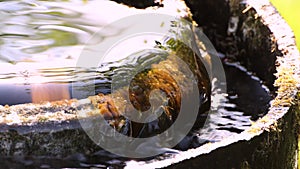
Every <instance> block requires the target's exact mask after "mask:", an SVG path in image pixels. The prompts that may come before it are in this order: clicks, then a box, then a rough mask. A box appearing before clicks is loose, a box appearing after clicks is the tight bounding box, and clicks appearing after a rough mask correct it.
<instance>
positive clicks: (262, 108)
mask: <svg viewBox="0 0 300 169" xmlns="http://www.w3.org/2000/svg"><path fill="white" fill-rule="evenodd" d="M100 6H101V5H100V4H98V2H97V1H89V2H88V3H86V2H85V1H55V2H52V1H34V0H31V1H17V0H15V1H1V2H0V96H1V97H0V105H5V104H9V105H14V104H20V103H29V102H31V101H32V99H31V97H32V90H33V88H34V86H35V85H38V84H40V83H43V84H44V85H45V84H51V85H54V86H56V87H59V86H60V87H66V88H67V89H68V90H69V92H70V94H71V97H74V98H79V99H80V98H84V97H85V96H88V95H94V94H95V93H99V92H102V93H110V80H111V79H110V76H111V75H112V73H113V71H112V69H111V68H112V67H117V66H118V63H110V65H104V67H109V68H110V69H107V70H105V71H103V70H99V69H96V68H95V69H89V70H85V69H76V68H75V65H76V60H77V58H78V55H79V54H78V53H79V52H80V50H81V49H82V45H83V44H85V43H86V42H87V41H88V39H89V38H90V37H91V36H92V35H93V34H94V33H95V32H96V31H97V30H98V28H99V27H101V26H102V25H103V24H105V23H107V22H108V20H110V19H111V18H106V19H104V20H103V19H101V18H98V17H97V16H100V15H101V12H104V13H105V12H107V9H105V8H103V9H102V8H101V7H100ZM100 8H101V9H100ZM120 15H121V14H120ZM105 36H106V35H104V34H103V35H99V41H101V39H102V38H103V37H105ZM90 43H91V44H93V43H98V42H90ZM88 45H89V44H88ZM112 65H113V66H112ZM114 69H115V68H114ZM224 69H225V73H226V79H227V93H226V94H224V97H225V100H224V101H223V102H222V104H223V105H224V107H223V108H221V109H219V110H218V111H215V112H212V113H210V114H209V115H208V120H207V123H206V125H205V126H204V127H203V128H201V129H199V130H195V131H192V132H191V133H190V135H189V136H188V137H187V138H186V139H185V140H183V141H182V143H181V144H180V145H178V148H179V149H182V150H184V149H187V148H191V147H198V146H201V145H202V144H203V143H206V142H217V141H220V140H222V139H223V138H226V137H228V136H231V135H234V134H238V133H240V132H242V131H243V130H245V129H246V128H247V127H249V126H250V125H251V121H255V120H257V119H258V118H259V117H261V116H263V115H264V113H266V112H267V109H268V107H269V101H270V100H271V96H270V94H269V93H268V91H267V89H266V88H265V87H264V86H263V85H262V82H261V81H260V80H259V79H258V78H257V77H255V76H253V75H251V73H250V72H247V71H246V70H245V69H244V68H243V67H241V66H239V65H238V64H237V63H234V64H229V63H224ZM82 72H84V73H85V76H84V77H82V78H81V79H78V78H75V77H76V75H77V74H79V73H82ZM74 79H76V80H74ZM82 86H85V87H86V89H90V88H93V87H94V86H95V89H96V90H95V91H89V90H82V92H80V89H84V88H82ZM77 88H78V90H76V89H77ZM74 89H75V90H76V91H77V92H76V93H72V91H73V90H74ZM127 160H128V159H124V158H121V157H117V156H115V155H113V154H110V153H108V152H105V151H99V152H97V153H95V154H94V155H92V156H85V155H83V154H75V155H70V156H68V157H63V158H60V159H54V158H47V157H9V158H8V157H0V168H88V167H94V168H107V167H109V168H122V167H123V166H124V165H126V161H127Z"/></svg>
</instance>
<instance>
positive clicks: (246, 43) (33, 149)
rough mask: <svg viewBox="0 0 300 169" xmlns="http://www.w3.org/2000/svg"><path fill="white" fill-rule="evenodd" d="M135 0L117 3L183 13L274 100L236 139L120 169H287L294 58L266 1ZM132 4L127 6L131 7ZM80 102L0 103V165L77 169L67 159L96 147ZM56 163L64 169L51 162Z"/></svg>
mask: <svg viewBox="0 0 300 169" xmlns="http://www.w3.org/2000/svg"><path fill="white" fill-rule="evenodd" d="M142 2H143V1H141V3H135V2H134V1H132V2H131V1H124V2H123V1H122V3H124V4H126V5H129V6H133V7H137V8H145V7H148V6H151V5H156V7H150V8H147V10H152V11H159V10H160V8H161V9H163V8H166V9H168V10H173V12H174V11H176V12H178V11H181V13H180V12H179V13H180V15H181V16H182V15H187V14H188V13H189V12H191V14H192V15H193V19H194V20H195V21H196V22H197V23H198V25H199V26H200V27H201V28H202V29H203V31H204V33H205V34H206V35H207V36H208V37H209V39H210V40H211V42H212V43H213V45H214V46H215V47H216V49H217V51H218V52H220V53H224V54H225V57H226V59H228V60H230V61H238V62H240V63H241V65H243V66H244V67H246V68H247V69H248V70H249V71H251V72H253V73H255V74H256V76H258V77H259V78H260V79H261V80H262V81H263V82H264V84H265V85H266V86H267V87H268V88H269V89H270V93H271V94H272V95H273V96H274V97H273V99H272V101H271V102H270V107H269V109H268V112H267V113H266V114H265V115H264V116H263V117H261V118H259V119H258V120H257V121H254V122H252V125H251V126H250V127H249V128H247V129H246V130H245V131H243V132H241V133H239V134H237V135H233V136H230V137H228V138H225V139H223V140H221V141H217V142H210V143H206V144H203V145H201V146H200V147H197V148H192V149H188V150H186V151H180V152H177V153H166V154H162V155H160V156H158V157H155V158H151V159H142V160H140V159H139V160H132V159H130V160H129V159H125V160H123V161H122V165H121V167H124V168H207V169H212V168H243V169H249V168H270V169H272V168H295V167H296V165H297V156H298V155H297V149H298V147H297V144H298V132H299V131H298V128H299V125H298V121H299V112H300V110H299V105H298V100H297V99H298V94H297V90H298V89H299V86H300V81H299V79H300V77H299V76H300V70H299V69H300V67H299V61H300V56H299V52H298V50H297V48H296V45H295V40H294V34H293V33H292V31H291V29H290V28H289V26H288V25H287V23H286V22H285V21H284V20H283V19H282V17H281V16H280V15H279V14H278V12H277V11H276V9H275V8H274V7H273V6H272V5H271V4H270V2H269V1H267V0H247V1H239V0H229V1H227V0H214V1H211V0H201V1H199V0H186V1H185V3H184V2H182V1H175V0H174V2H176V3H177V5H178V6H179V7H181V10H177V7H178V6H175V7H173V6H172V2H173V1H170V2H169V1H167V0H166V1H162V2H160V3H162V4H163V5H164V7H161V6H162V5H157V4H159V3H158V2H157V3H154V2H153V3H150V4H147V3H148V1H147V3H146V1H145V3H142ZM185 5H186V6H185ZM159 6H160V7H159ZM133 7H131V8H130V9H132V10H136V9H134V8H133ZM157 9H159V10H157ZM182 9H185V10H182ZM142 10H143V9H139V10H138V11H142ZM161 11H163V10H161ZM176 12H174V13H175V14H176ZM162 13H164V12H162ZM176 15H179V14H176ZM86 102H89V100H88V99H85V100H76V99H74V100H63V101H56V102H46V103H42V104H23V105H14V106H1V107H0V115H1V116H0V122H1V124H0V126H1V127H0V159H1V158H3V160H1V162H0V164H1V163H2V164H3V165H5V166H15V167H18V168H19V167H21V166H24V165H27V166H30V165H33V166H39V165H42V164H44V163H47V159H48V161H51V162H50V163H51V164H53V166H52V167H55V166H56V167H62V166H63V167H75V168H76V167H79V166H76V165H75V164H74V163H73V162H70V161H72V160H74V159H75V161H76V160H77V161H80V158H79V157H77V156H76V155H74V154H78V153H81V154H85V155H91V154H93V153H95V152H99V150H101V148H100V147H99V146H97V145H96V144H95V143H94V142H93V141H91V139H90V138H89V137H88V136H87V135H86V133H85V132H84V131H83V129H82V128H81V126H80V123H79V122H78V120H77V116H76V112H75V111H77V110H78V107H81V108H84V103H86ZM23 156H30V160H29V161H30V163H26V160H24V157H23ZM32 156H33V157H32ZM110 156H112V155H110ZM34 157H36V158H34ZM43 157H46V158H43ZM112 157H114V156H112ZM18 159H19V160H18ZM20 159H21V160H20ZM24 161H25V162H24ZM11 163H15V164H11ZM58 163H64V165H55V164H58ZM95 163H97V162H95ZM76 164H77V163H76ZM111 165H112V166H113V164H111ZM50 166H51V165H50ZM102 167H103V166H102ZM118 167H120V166H118ZM99 168H101V166H100V167H99Z"/></svg>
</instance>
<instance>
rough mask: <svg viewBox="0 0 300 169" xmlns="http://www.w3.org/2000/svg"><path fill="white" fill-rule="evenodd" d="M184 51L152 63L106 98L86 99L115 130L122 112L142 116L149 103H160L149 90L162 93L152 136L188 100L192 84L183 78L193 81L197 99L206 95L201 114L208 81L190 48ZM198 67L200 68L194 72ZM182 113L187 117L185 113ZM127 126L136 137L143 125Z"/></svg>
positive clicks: (203, 69)
mask: <svg viewBox="0 0 300 169" xmlns="http://www.w3.org/2000/svg"><path fill="white" fill-rule="evenodd" d="M181 45H182V44H181ZM181 50H182V49H181ZM184 50H186V51H187V52H186V53H174V52H173V53H171V54H170V55H169V56H168V57H167V59H166V60H164V61H161V62H159V63H157V64H153V65H151V68H150V69H146V70H144V71H142V72H140V73H138V74H137V75H135V77H134V78H133V79H132V80H131V83H130V84H129V87H124V88H121V89H119V90H116V91H114V93H112V94H110V95H103V94H99V95H97V96H91V97H89V99H90V100H91V101H92V104H93V105H94V106H95V107H96V108H97V109H98V112H99V113H100V114H101V115H103V116H104V118H105V119H106V120H107V121H108V122H109V124H110V125H112V126H113V127H114V128H116V129H118V128H119V127H120V125H119V122H121V121H122V120H120V119H124V116H126V113H130V112H132V111H134V109H136V110H137V111H139V112H141V113H143V112H145V111H147V110H149V109H150V107H151V106H152V105H151V103H154V105H155V103H157V102H161V101H162V100H161V97H153V98H150V95H151V92H152V91H154V90H158V91H160V92H163V93H165V95H166V97H167V99H166V101H167V105H163V104H161V103H159V105H161V106H162V108H163V110H164V114H163V115H161V116H160V117H159V118H158V122H157V124H158V126H159V131H156V132H155V133H152V134H157V133H161V132H163V131H165V130H166V129H167V128H169V127H170V126H171V125H172V123H173V122H174V121H175V120H176V118H177V116H178V113H179V112H180V107H181V101H182V100H189V99H190V98H189V96H190V94H191V93H192V92H194V91H195V89H194V88H193V84H190V83H189V81H188V80H187V78H189V79H193V78H195V79H196V81H195V82H194V83H197V84H196V85H197V86H198V90H199V96H200V97H202V96H208V98H207V99H206V100H205V101H201V102H200V103H199V104H200V108H199V112H198V113H199V114H203V113H205V112H206V111H207V110H208V109H209V107H210V80H209V77H208V74H207V72H206V70H205V68H204V65H203V63H202V62H201V60H200V59H198V56H196V55H194V53H193V52H191V50H190V49H187V48H185V49H184ZM194 56H196V57H194ZM181 58H182V60H183V61H184V63H185V64H187V65H188V69H187V67H184V66H182V65H181V64H182V61H181ZM199 67H201V69H198V68H199ZM188 71H190V72H191V73H192V76H193V77H188V75H189V72H188ZM191 73H190V75H191ZM128 95H129V96H128ZM127 97H129V100H128V99H126V98H127ZM150 100H151V101H150ZM150 102H151V103H150ZM147 113H149V112H147ZM184 113H187V115H188V113H189V112H184ZM122 122H123V121H122ZM130 126H131V133H129V135H131V136H134V137H139V136H140V135H139V133H141V132H142V131H141V130H142V128H143V126H144V124H143V123H138V122H133V121H130Z"/></svg>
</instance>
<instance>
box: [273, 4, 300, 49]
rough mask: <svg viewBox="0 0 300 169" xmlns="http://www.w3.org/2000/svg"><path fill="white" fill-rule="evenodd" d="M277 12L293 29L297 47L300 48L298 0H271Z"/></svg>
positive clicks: (299, 10)
mask: <svg viewBox="0 0 300 169" xmlns="http://www.w3.org/2000/svg"><path fill="white" fill-rule="evenodd" d="M271 2H272V4H273V5H274V6H275V7H276V8H277V10H278V11H279V13H280V14H281V15H282V16H283V18H284V19H285V20H286V21H287V22H288V24H289V25H290V26H291V28H292V29H293V31H294V33H295V36H296V41H297V46H298V49H299V50H300V1H299V0H271Z"/></svg>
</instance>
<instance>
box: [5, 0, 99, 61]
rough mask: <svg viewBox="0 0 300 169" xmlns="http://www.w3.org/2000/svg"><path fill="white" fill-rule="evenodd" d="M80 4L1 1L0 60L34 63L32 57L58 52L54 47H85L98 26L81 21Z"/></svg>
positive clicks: (96, 23) (97, 23) (95, 23)
mask: <svg viewBox="0 0 300 169" xmlns="http://www.w3.org/2000/svg"><path fill="white" fill-rule="evenodd" d="M80 4H81V5H84V4H83V2H82V1H79V2H78V3H74V2H72V3H71V2H61V3H55V2H51V1H49V2H46V1H4V2H0V11H1V16H0V22H1V25H0V39H1V40H0V42H1V45H0V49H1V50H0V51H1V52H0V59H1V60H2V61H4V62H10V63H17V62H20V61H36V60H35V56H34V55H33V54H37V53H42V52H45V51H48V53H51V52H53V53H57V52H56V51H55V49H53V48H55V47H62V46H64V47H68V46H74V45H82V44H85V43H86V42H87V40H88V39H89V38H90V37H91V35H93V34H94V33H95V30H96V28H97V27H98V28H99V26H101V23H99V22H94V23H93V22H92V21H90V20H85V19H83V18H82V17H83V11H80V10H77V9H78V5H80ZM85 12H86V11H85ZM64 50H69V49H68V48H65V49H64ZM56 57H62V56H57V55H56Z"/></svg>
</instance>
